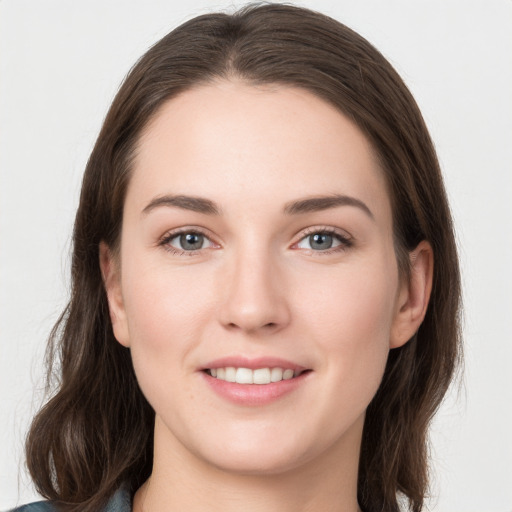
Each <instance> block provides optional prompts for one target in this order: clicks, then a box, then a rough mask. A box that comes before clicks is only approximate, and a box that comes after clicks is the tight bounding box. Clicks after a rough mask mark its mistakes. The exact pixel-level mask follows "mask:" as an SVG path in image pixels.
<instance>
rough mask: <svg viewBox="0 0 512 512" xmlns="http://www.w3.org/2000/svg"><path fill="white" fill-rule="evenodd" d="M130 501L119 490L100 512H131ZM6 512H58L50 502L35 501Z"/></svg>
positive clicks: (125, 493)
mask: <svg viewBox="0 0 512 512" xmlns="http://www.w3.org/2000/svg"><path fill="white" fill-rule="evenodd" d="M131 510H132V501H131V498H130V494H129V493H128V491H127V489H126V487H124V486H123V487H122V488H121V489H119V490H118V491H117V492H116V493H115V494H114V495H113V496H112V498H110V500H109V501H108V503H107V504H106V505H105V507H104V508H103V509H102V511H101V512H131ZM8 512H59V509H58V508H57V507H56V506H55V505H53V504H52V503H51V502H50V501H37V502H35V503H29V504H28V505H22V506H21V507H18V508H14V509H12V510H9V511H8Z"/></svg>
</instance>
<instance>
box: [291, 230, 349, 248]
mask: <svg viewBox="0 0 512 512" xmlns="http://www.w3.org/2000/svg"><path fill="white" fill-rule="evenodd" d="M351 245H352V241H351V240H350V238H348V237H346V236H343V235H341V234H340V233H337V232H335V231H333V230H327V229H322V230H318V229H317V230H315V231H312V232H310V233H309V234H308V235H307V236H305V237H303V238H302V239H301V240H300V241H299V242H298V243H297V245H296V246H297V248H299V249H309V250H312V251H315V252H335V251H337V250H344V249H347V248H348V247H350V246H351Z"/></svg>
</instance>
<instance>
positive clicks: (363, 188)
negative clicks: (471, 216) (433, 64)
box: [127, 81, 390, 213]
mask: <svg viewBox="0 0 512 512" xmlns="http://www.w3.org/2000/svg"><path fill="white" fill-rule="evenodd" d="M166 193H180V194H181V193H183V194H193V195H201V196H205V197H209V198H212V199H213V200H215V201H218V202H220V203H222V202H228V203H229V202H230V201H236V199H237V198H239V200H240V202H241V203H243V202H247V201H250V200H251V199H254V200H255V201H259V202H260V204H263V203H267V204H269V205H270V204H276V206H278V203H282V202H286V201H287V200H292V199H294V198H295V197H299V196H300V197H303V196H307V195H309V196H311V195H315V194H328V193H339V194H348V195H353V196H356V197H358V198H359V199H361V200H363V201H365V202H369V203H371V204H372V205H373V206H374V208H375V209H377V210H378V213H386V212H387V211H388V210H389V208H390V206H389V199H388V195H387V191H386V183H385V178H384V174H383V172H382V170H381V169H380V167H379V164H378V161H377V158H376V156H375V155H374V152H373V150H372V147H371V145H370V143H369V141H368V140H367V138H366V137H365V136H364V135H363V134H362V132H361V131H360V130H359V129H358V128H357V126H356V125H355V124H354V123H352V122H351V121H350V120H349V119H348V118H347V117H346V116H344V115H343V114H341V113H340V112H339V111H338V110H337V109H336V108H334V107H333V106H331V105H330V104H328V103H327V102H325V101H323V100H322V99H320V98H318V97H316V96H315V95H313V94H312V93H310V92H308V91H305V90H302V89H299V88H293V87H284V86H275V85H274V86H254V85H249V84H245V83H241V82H231V81H222V82H217V83H213V84H209V85H203V86H200V87H196V88H193V89H190V90H187V91H186V92H184V93H182V94H181V95H179V96H178V97H176V98H173V99H171V100H169V101H168V102H166V103H165V104H163V106H162V107H161V108H160V109H159V111H158V112H157V114H156V115H155V117H154V118H153V119H152V121H151V122H150V123H149V124H148V125H147V126H146V128H145V129H144V131H143V133H142V136H141V138H140V141H139V144H138V150H137V154H136V158H135V166H134V176H133V177H132V183H131V185H130V187H129V192H128V195H129V196H136V197H132V199H135V200H137V201H140V204H139V207H143V204H142V203H143V201H147V200H148V199H150V198H151V196H155V195H158V194H166ZM127 200H128V199H127ZM240 206H242V204H241V205H240ZM388 213H389V212H388Z"/></svg>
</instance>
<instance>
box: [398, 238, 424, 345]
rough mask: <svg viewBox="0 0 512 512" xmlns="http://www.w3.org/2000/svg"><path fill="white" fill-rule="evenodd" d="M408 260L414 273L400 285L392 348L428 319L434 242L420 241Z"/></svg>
mask: <svg viewBox="0 0 512 512" xmlns="http://www.w3.org/2000/svg"><path fill="white" fill-rule="evenodd" d="M409 259H410V267H411V275H410V279H409V280H408V281H404V282H403V283H402V285H401V288H400V292H399V295H398V301H397V305H396V312H395V318H394V321H393V325H392V328H391V339H390V348H397V347H401V346H402V345H405V344H406V343H407V342H408V341H409V340H410V339H411V338H412V337H413V336H414V334H415V333H416V332H417V330H418V329H419V327H420V325H421V322H423V319H424V318H425V313H426V312H427V306H428V301H429V299H430V292H431V290H432V275H433V270H434V254H433V251H432V247H431V245H430V244H429V243H428V242H427V241H425V240H424V241H422V242H420V243H419V244H418V246H417V247H416V249H414V251H412V252H410V253H409Z"/></svg>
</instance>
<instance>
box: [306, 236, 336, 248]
mask: <svg viewBox="0 0 512 512" xmlns="http://www.w3.org/2000/svg"><path fill="white" fill-rule="evenodd" d="M309 243H310V244H311V248H312V249H329V248H330V247H331V246H332V235H329V234H326V233H316V234H314V235H311V236H310V237H309Z"/></svg>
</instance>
